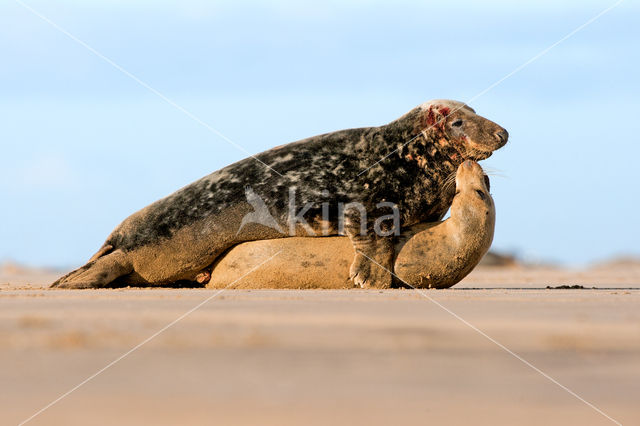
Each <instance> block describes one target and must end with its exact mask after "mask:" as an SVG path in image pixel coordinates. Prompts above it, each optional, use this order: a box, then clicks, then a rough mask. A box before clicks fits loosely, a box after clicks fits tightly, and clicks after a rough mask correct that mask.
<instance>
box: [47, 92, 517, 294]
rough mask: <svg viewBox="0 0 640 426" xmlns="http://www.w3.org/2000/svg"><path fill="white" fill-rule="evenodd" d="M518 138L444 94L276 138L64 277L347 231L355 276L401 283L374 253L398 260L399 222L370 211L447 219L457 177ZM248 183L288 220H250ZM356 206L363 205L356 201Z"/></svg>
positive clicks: (112, 277)
mask: <svg viewBox="0 0 640 426" xmlns="http://www.w3.org/2000/svg"><path fill="white" fill-rule="evenodd" d="M507 138H508V133H507V131H506V130H505V129H503V128H502V127H500V126H499V125H497V124H496V123H494V122H492V121H490V120H488V119H485V118H483V117H481V116H479V115H477V114H476V113H475V111H474V110H473V109H471V108H470V107H469V106H467V105H465V104H463V103H461V102H456V101H450V100H436V101H430V102H427V103H425V104H422V105H419V106H418V107H416V108H414V109H412V110H411V111H409V112H408V113H407V114H405V115H403V116H402V117H400V118H398V119H397V120H394V121H392V122H390V123H389V124H386V125H383V126H379V127H365V128H357V129H348V130H341V131H336V132H332V133H327V134H323V135H319V136H314V137H311V138H308V139H304V140H301V141H298V142H293V143H290V144H287V145H283V146H280V147H276V148H273V149H271V150H269V151H266V152H263V153H261V154H258V155H256V156H254V157H250V158H246V159H244V160H241V161H239V162H237V163H234V164H231V165H230V166H227V167H224V168H222V169H220V170H218V171H216V172H213V173H211V174H210V175H208V176H205V177H204V178H202V179H200V180H197V181H195V182H193V183H192V184H190V185H187V186H186V187H184V188H182V189H180V190H178V191H176V192H175V193H173V194H171V195H169V196H168V197H166V198H163V199H161V200H159V201H156V202H154V203H152V204H151V205H149V206H147V207H145V208H143V209H142V210H140V211H138V212H136V213H134V214H133V215H131V216H129V217H128V218H126V219H125V220H124V221H123V222H122V223H121V224H120V225H119V226H118V227H116V229H115V230H114V231H113V232H112V233H111V235H110V236H109V237H108V238H107V240H106V241H105V243H104V245H103V246H102V247H101V248H100V249H99V251H98V252H97V253H96V254H95V255H94V256H93V257H92V258H91V259H90V260H89V262H88V263H87V264H86V265H84V266H82V267H81V268H79V269H77V270H75V271H72V272H70V273H69V274H67V275H65V276H63V277H62V278H60V279H59V280H57V281H56V282H55V283H53V284H52V286H53V287H63V288H97V287H107V286H113V285H116V284H122V283H129V284H134V285H137V284H146V285H149V284H151V285H162V284H167V283H171V282H175V281H179V280H194V279H195V277H196V276H197V275H199V274H200V273H201V272H202V271H203V270H205V271H206V270H207V269H208V268H211V266H212V265H213V263H214V262H215V260H216V259H217V258H218V257H219V256H220V255H221V254H222V253H224V252H225V251H226V250H228V249H229V248H230V247H233V246H234V245H236V244H239V243H242V242H246V241H254V240H263V239H273V238H282V237H292V236H305V237H308V236H318V235H321V236H327V235H346V236H347V237H349V240H350V242H351V243H352V245H353V246H354V248H355V253H356V254H355V256H354V260H353V262H352V263H351V267H350V277H351V278H352V279H353V281H354V283H355V284H356V285H360V286H363V287H366V286H374V287H381V288H384V287H389V286H390V285H391V282H392V277H391V274H389V273H388V272H385V269H383V268H379V267H377V266H375V265H374V263H373V262H372V261H371V259H373V260H374V261H375V263H378V264H380V265H383V266H384V267H385V268H388V269H391V268H392V267H393V259H394V243H393V238H394V233H396V232H397V229H398V226H395V223H394V226H393V227H391V225H389V224H388V223H385V224H384V226H383V227H382V228H384V229H383V230H384V231H385V232H384V233H383V235H379V234H380V233H378V234H376V233H375V232H374V228H375V226H376V222H375V221H374V220H372V219H369V217H365V218H364V219H363V217H362V214H361V213H362V211H361V210H364V212H365V213H371V217H373V213H374V212H375V211H376V209H377V208H378V205H379V203H382V202H384V203H392V204H393V205H394V206H396V208H397V211H398V212H399V222H400V223H399V226H401V227H408V226H411V225H413V224H416V223H419V222H434V221H438V220H440V219H441V218H442V217H443V216H444V214H445V213H446V211H447V210H448V208H449V205H450V204H451V201H452V199H453V195H454V194H453V190H449V191H443V188H444V186H445V181H446V178H447V177H448V176H450V175H452V174H453V173H454V172H455V171H456V169H457V167H458V166H459V165H460V164H461V163H462V162H463V161H464V160H465V159H473V160H482V159H485V158H487V157H489V156H490V155H491V154H492V152H493V151H494V150H496V149H498V148H500V147H502V146H503V145H504V144H505V143H506V142H507ZM255 160H258V161H259V162H256V161H255ZM260 163H263V164H266V165H268V166H269V167H264V166H263V165H261V164H260ZM248 188H250V190H251V193H253V194H255V195H256V196H258V197H260V199H261V200H262V202H263V203H264V206H266V208H267V209H268V213H269V215H270V216H271V217H272V218H273V219H274V220H275V223H276V224H277V225H278V226H274V225H273V223H271V224H269V223H268V222H265V221H261V220H258V221H257V222H256V221H250V222H245V223H244V224H243V221H242V219H243V218H245V217H246V215H247V214H251V213H252V212H255V205H256V203H252V202H251V200H249V197H248V195H247V192H248ZM352 205H358V206H361V207H362V208H361V209H356V208H345V207H344V206H352ZM292 206H294V209H293V212H294V213H293V214H291V212H292V208H291V207H292ZM295 206H305V208H304V211H301V212H299V213H296V210H295ZM303 213H304V214H303ZM258 216H260V215H258ZM302 216H304V220H302ZM241 225H244V226H242V227H241ZM378 225H379V224H378ZM390 230H391V231H393V233H390V232H389V231H390Z"/></svg>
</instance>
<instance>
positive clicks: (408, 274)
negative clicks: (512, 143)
mask: <svg viewBox="0 0 640 426" xmlns="http://www.w3.org/2000/svg"><path fill="white" fill-rule="evenodd" d="M455 182H456V195H455V197H454V199H453V203H452V205H451V217H449V218H448V219H447V220H445V221H442V222H436V223H430V224H418V225H414V226H413V227H411V228H409V229H407V230H406V231H405V232H403V234H402V236H401V237H400V238H399V241H397V242H396V247H395V248H396V253H398V254H397V256H396V258H395V263H394V269H395V271H394V272H395V274H396V275H397V276H398V277H399V278H400V279H401V280H402V281H404V282H405V283H406V284H408V285H409V286H413V287H418V288H447V287H451V286H452V285H454V284H456V283H458V282H459V281H460V280H462V279H463V278H464V277H465V276H466V275H467V274H469V272H471V270H472V269H473V268H474V267H475V266H476V265H477V264H478V263H479V262H480V259H482V257H483V256H484V255H485V254H486V253H487V251H488V250H489V247H490V246H491V242H492V241H493V232H494V227H495V206H494V202H493V199H492V197H491V195H490V194H489V179H488V177H487V176H485V174H484V172H483V170H482V168H481V167H480V166H479V165H478V163H476V162H474V161H471V160H467V161H465V162H464V163H462V165H460V166H459V167H458V169H457V172H456V175H455ZM276 253H277V255H276V256H275V257H274V258H273V259H272V260H270V261H269V262H266V263H264V264H263V265H261V266H260V267H259V268H256V265H260V264H261V263H262V262H264V261H265V260H266V259H269V258H270V257H271V256H273V255H274V254H276ZM354 254H355V253H354V249H353V245H352V244H351V243H350V241H349V239H348V238H346V237H326V238H303V237H294V238H284V239H272V240H261V241H252V242H247V243H243V244H240V245H237V246H235V247H234V248H232V249H231V250H230V251H229V252H228V253H227V254H226V255H225V256H224V257H222V258H221V259H220V260H219V261H218V262H217V263H216V264H215V265H214V268H213V271H212V273H211V280H210V281H209V284H208V285H207V286H208V287H214V288H223V287H226V286H229V285H230V284H231V285H232V286H233V288H330V289H340V288H350V287H353V282H352V281H350V280H349V265H350V264H351V260H352V259H353V256H354ZM204 279H205V280H207V279H209V276H208V273H207V276H206V278H204ZM399 284H400V285H402V283H399Z"/></svg>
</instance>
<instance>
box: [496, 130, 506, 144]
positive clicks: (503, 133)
mask: <svg viewBox="0 0 640 426" xmlns="http://www.w3.org/2000/svg"><path fill="white" fill-rule="evenodd" d="M493 135H494V136H495V137H496V139H498V140H499V141H500V146H504V144H506V143H507V140H508V139H509V132H507V131H506V130H505V129H500V130H498V131H497V132H495V133H494V134H493Z"/></svg>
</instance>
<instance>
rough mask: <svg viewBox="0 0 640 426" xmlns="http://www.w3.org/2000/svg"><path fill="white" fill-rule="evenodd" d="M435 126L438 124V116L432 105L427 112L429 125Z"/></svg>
mask: <svg viewBox="0 0 640 426" xmlns="http://www.w3.org/2000/svg"><path fill="white" fill-rule="evenodd" d="M434 124H436V114H435V112H433V105H431V106H429V109H428V110H427V125H429V126H433V125H434Z"/></svg>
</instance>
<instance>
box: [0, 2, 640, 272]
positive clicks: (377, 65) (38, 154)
mask: <svg viewBox="0 0 640 426" xmlns="http://www.w3.org/2000/svg"><path fill="white" fill-rule="evenodd" d="M24 1H25V3H27V4H29V5H30V6H32V7H33V8H35V9H37V10H38V12H40V13H41V14H43V15H45V16H46V17H47V18H49V19H50V20H51V21H53V22H55V23H56V24H58V25H60V26H61V27H63V28H65V29H66V30H68V31H69V32H71V33H72V34H74V35H75V36H76V37H78V38H79V39H81V40H82V41H84V42H85V43H87V44H89V45H90V46H92V47H93V48H95V49H96V50H97V51H99V52H101V53H102V54H104V55H105V56H107V57H109V58H111V59H112V60H113V61H115V62H116V63H117V64H119V65H120V66H122V67H123V68H124V69H126V70H127V71H129V72H131V73H133V74H135V75H136V76H137V77H139V78H140V79H141V80H143V81H144V82H146V83H147V84H149V85H150V86H152V87H153V88H155V89H157V90H158V91H160V92H161V93H163V94H164V95H166V96H167V97H168V98H170V99H172V100H173V101H175V102H176V103H177V104H179V105H180V106H182V107H184V108H186V109H187V110H189V111H190V112H192V113H193V114H195V115H196V116H198V117H199V118H201V119H202V120H203V121H205V122H206V123H208V124H210V125H211V126H213V127H214V128H216V129H218V130H219V131H220V132H222V133H223V134H224V135H226V136H227V137H229V138H230V139H232V140H233V141H235V142H236V143H237V144H239V145H241V146H243V147H244V148H246V149H247V150H248V151H249V152H251V153H257V152H260V151H263V150H266V149H269V148H270V147H272V146H275V145H279V144H282V143H286V142H290V141H294V140H297V139H301V138H304V137H307V136H311V135H314V134H318V133H323V132H327V131H332V130H338V129H342V128H348V127H360V126H371V125H380V124H384V123H386V122H388V121H391V120H393V119H395V118H397V117H398V116H400V115H402V114H403V113H404V112H406V111H408V110H409V109H411V108H413V107H414V106H416V105H417V104H420V103H422V102H424V101H426V100H429V99H434V98H450V99H456V100H460V101H467V100H469V99H471V98H473V97H474V96H475V95H476V94H478V93H479V92H481V91H483V90H484V89H485V88H487V87H488V86H490V85H491V84H492V83H494V82H495V81H497V80H499V79H500V78H502V77H503V76H505V75H506V74H508V73H509V72H511V71H512V70H513V69H515V68H516V67H518V66H519V65H520V64H522V63H523V62H525V61H527V60H529V59H530V58H531V57H533V56H535V55H536V54H537V53H539V52H540V51H541V50H543V49H544V48H546V47H548V46H549V45H551V44H553V43H554V42H556V41H557V40H558V39H560V38H562V37H563V36H565V35H566V34H567V33H569V32H570V31H572V30H573V29H574V28H576V27H578V26H579V25H581V24H583V23H584V22H585V21H587V20H588V19H590V18H592V17H593V16H595V15H596V14H598V13H599V12H600V11H601V10H603V9H605V8H606V7H608V6H610V5H611V4H613V2H612V1H572V2H556V1H547V0H544V1H531V2H507V1H499V2H474V1H462V2H456V1H452V2H441V1H440V2H433V3H432V2H408V1H400V2H383V1H373V2H365V1H355V2H348V1H333V2H304V1H293V0H286V1H276V2H241V1H222V2H204V1H176V2H158V1H106V0H104V1H84V2H80V1H41V0H24ZM639 21H640V7H639V6H638V3H637V2H632V1H626V2H623V3H622V4H621V5H620V6H619V7H617V8H615V9H613V10H612V11H611V12H609V13H607V14H606V15H604V16H602V17H601V18H600V19H598V20H597V21H596V22H594V23H593V24H591V25H590V26H588V27H586V28H585V29H584V30H582V31H580V32H578V33H577V34H576V35H575V36H573V37H572V38H570V39H568V40H566V41H565V42H563V43H562V44H560V45H558V46H557V47H555V48H553V49H552V50H551V51H549V52H548V53H547V54H546V55H544V56H543V57H541V58H540V59H538V60H536V61H535V62H533V63H532V64H530V65H529V66H527V67H526V68H524V69H523V70H522V71H520V72H518V73H517V74H515V75H513V76H512V77H510V78H509V79H507V80H505V81H504V82H502V83H501V84H499V85H498V86H496V87H495V88H493V89H492V90H490V91H489V92H487V93H486V94H484V95H482V96H480V97H478V98H477V99H475V100H473V102H471V103H470V105H471V106H472V107H473V108H474V109H476V111H477V112H478V113H479V114H481V115H483V116H485V117H487V118H490V119H492V120H494V121H496V122H498V123H500V124H501V125H503V126H504V127H505V128H507V129H508V130H509V133H510V143H509V144H508V145H507V146H506V147H505V148H503V149H502V150H500V151H498V152H496V153H495V154H494V156H493V157H492V158H490V159H488V160H486V161H484V162H483V166H485V167H487V168H491V169H496V170H499V172H500V174H502V175H505V177H494V178H493V180H492V193H493V195H494V199H495V201H496V205H497V213H498V216H497V225H496V234H495V240H494V248H495V249H498V250H514V251H517V252H518V253H520V254H521V255H522V256H524V257H526V258H528V259H532V260H552V261H557V262H562V263H565V264H569V265H584V264H586V263H588V262H592V261H595V260H601V259H606V258H609V257H612V256H617V255H625V254H626V255H640V243H639V239H640V225H639V224H638V216H639V214H638V211H640V190H639V189H638V181H639V180H638V177H637V173H638V170H640V166H639V165H638V161H640V140H639V139H640V138H639V137H638V135H639V134H640V108H639V107H638V104H639V101H638V100H639V99H640V78H639V77H638V70H637V68H638V65H640V49H639V48H638V46H639V42H640V28H639V26H638V25H637V23H638V22H639ZM0 58H1V59H0V143H1V144H2V156H1V157H0V259H13V260H17V261H19V262H24V263H28V264H32V265H49V266H70V265H75V264H79V263H82V262H83V261H84V260H86V259H87V258H88V257H89V256H90V255H91V254H93V252H95V251H96V250H97V248H98V247H100V245H101V244H102V242H103V241H104V239H105V238H106V236H107V235H108V234H109V232H110V231H111V230H112V229H113V228H114V227H115V226H116V225H117V224H118V223H119V222H120V221H121V220H122V219H124V218H125V217H126V216H127V215H129V214H131V213H132V212H134V211H136V210H138V209H139V208H141V207H144V206H145V205H147V204H148V203H150V202H152V201H154V200H156V199H158V198H161V197H163V196H165V195H168V194H169V193H171V192H173V191H174V190H176V189H178V188H180V187H181V186H184V185H185V184H188V183H189V182H191V181H193V180H195V179H197V178H199V177H201V176H204V175H206V174H208V173H210V172H211V171H214V170H216V169H219V168H221V167H223V166H225V165H227V164H229V163H231V162H234V161H236V160H239V159H241V158H244V157H246V156H247V154H246V153H244V152H242V151H241V150H238V149H237V148H235V147H233V146H232V145H230V144H228V143H227V142H225V141H224V140H223V139H221V138H220V137H219V136H217V135H215V134H213V133H211V132H210V131H209V130H207V129H206V128H205V127H203V126H201V125H200V124H198V123H196V122H195V121H193V120H192V119H191V118H189V117H188V116H186V115H185V114H184V113H182V112H180V111H178V110H176V109H175V108H174V107H172V106H171V105H169V104H167V103H166V102H164V101H163V100H162V99H160V98H159V97H158V96H157V95H155V94H153V93H151V92H150V91H148V90H147V89H145V88H144V87H142V86H140V85H139V84H138V83H136V82H135V81H133V80H132V79H130V78H129V77H127V76H125V75H124V74H122V73H121V72H119V71H118V70H116V69H115V68H114V67H112V66H111V65H109V64H107V63H106V62H104V61H103V60H101V59H100V58H98V57H96V56H95V55H94V54H92V53H91V52H90V51H88V50H87V49H86V48H84V47H82V46H80V45H79V44H77V43H76V42H74V41H73V40H71V39H70V38H68V37H67V36H65V35H64V34H62V33H60V32H59V31H57V30H56V29H54V28H53V27H52V26H51V25H49V24H47V23H46V22H44V21H43V20H42V19H40V18H39V17H37V16H35V15H34V14H33V13H31V12H30V11H28V10H27V9H25V8H24V7H22V6H21V5H19V4H18V3H16V2H14V1H13V0H7V1H4V2H2V3H1V4H0Z"/></svg>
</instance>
